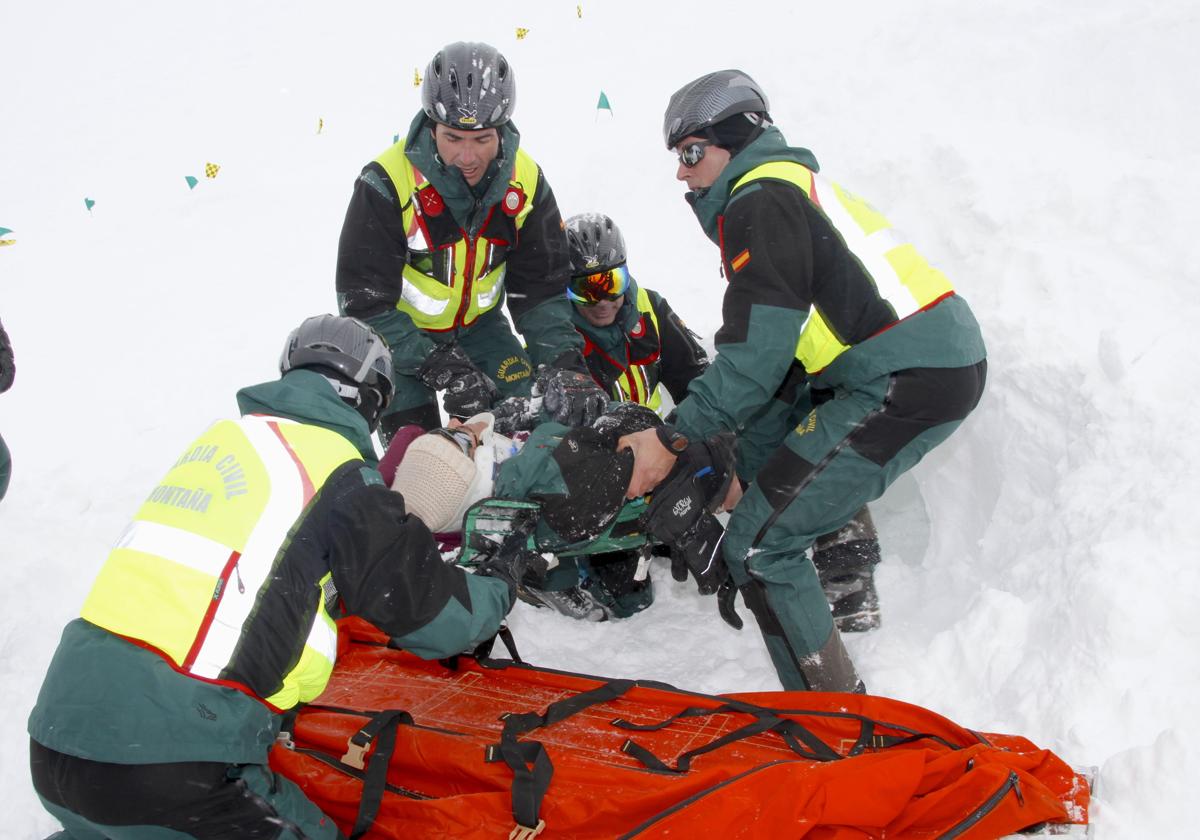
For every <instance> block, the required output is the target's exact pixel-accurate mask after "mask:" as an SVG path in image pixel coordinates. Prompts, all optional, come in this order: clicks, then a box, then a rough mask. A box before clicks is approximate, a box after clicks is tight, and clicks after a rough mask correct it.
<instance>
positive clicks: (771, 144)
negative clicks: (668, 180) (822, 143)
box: [684, 126, 820, 245]
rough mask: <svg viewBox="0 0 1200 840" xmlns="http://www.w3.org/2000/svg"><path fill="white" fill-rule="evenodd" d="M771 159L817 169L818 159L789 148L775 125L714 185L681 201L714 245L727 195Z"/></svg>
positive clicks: (731, 163)
mask: <svg viewBox="0 0 1200 840" xmlns="http://www.w3.org/2000/svg"><path fill="white" fill-rule="evenodd" d="M774 160H790V161H794V162H796V163H799V164H802V165H804V166H806V167H808V168H809V169H811V170H812V171H813V172H817V171H819V170H820V166H819V165H818V164H817V159H816V157H815V156H814V155H813V153H812V152H810V151H809V150H808V149H803V148H800V147H798V146H789V145H788V144H787V140H786V139H785V138H784V136H783V132H781V131H780V130H779V129H778V128H776V127H775V126H771V127H770V128H768V129H767V130H766V131H764V132H763V133H762V135H761V136H759V137H758V138H757V139H756V140H755V141H754V142H753V143H751V144H750V145H749V146H747V147H746V148H744V149H742V150H741V151H740V152H738V153H737V154H736V155H734V156H733V157H732V158H730V160H729V163H728V165H726V167H725V169H724V170H722V171H721V174H720V175H719V176H717V180H716V181H714V182H713V185H712V186H711V187H709V188H708V189H707V190H705V191H704V192H703V194H699V193H696V192H689V193H688V194H687V195H686V196H684V198H685V199H686V200H687V202H688V204H690V205H692V212H694V213H695V214H696V218H697V219H699V221H700V227H702V228H703V229H704V233H705V234H706V235H707V236H708V238H709V239H711V240H712V241H713V242H715V243H717V244H718V245H719V244H720V233H719V231H718V230H717V219H718V218H720V216H721V215H722V214H723V213H724V212H725V207H726V206H727V205H728V204H729V197H730V193H731V192H732V191H733V185H734V184H736V183H737V182H738V179H739V178H741V177H742V176H743V175H745V174H746V173H747V172H749V171H750V170H752V169H754V168H755V167H756V166H758V165H760V164H763V163H768V162H769V161H774Z"/></svg>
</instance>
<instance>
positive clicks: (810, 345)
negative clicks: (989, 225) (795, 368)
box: [731, 161, 954, 374]
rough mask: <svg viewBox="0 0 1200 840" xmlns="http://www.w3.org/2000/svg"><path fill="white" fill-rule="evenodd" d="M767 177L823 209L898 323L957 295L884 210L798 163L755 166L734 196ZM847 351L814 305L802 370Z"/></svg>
mask: <svg viewBox="0 0 1200 840" xmlns="http://www.w3.org/2000/svg"><path fill="white" fill-rule="evenodd" d="M764 178H770V179H774V180H779V181H786V182H787V183H789V184H794V185H795V186H797V187H799V188H800V189H801V190H803V191H804V194H805V195H807V196H808V198H809V199H810V200H811V201H812V202H813V204H815V205H816V206H817V207H818V208H820V210H821V212H822V213H824V214H825V216H826V218H828V219H829V221H830V223H832V225H833V226H834V227H835V228H836V229H837V231H838V233H839V234H840V235H841V237H842V240H843V241H844V242H845V243H846V247H847V248H849V249H850V251H851V252H852V253H853V254H854V256H855V257H856V258H857V259H858V261H859V263H860V264H861V265H862V266H863V268H864V269H865V270H866V271H867V273H868V274H869V275H870V277H871V280H872V281H873V282H874V284H875V290H876V292H877V293H878V294H879V296H880V297H881V298H883V299H885V300H886V301H887V302H888V304H889V305H890V306H891V307H892V309H893V310H894V311H895V313H896V320H897V321H901V320H903V319H905V318H907V317H908V316H910V315H913V314H915V313H917V312H919V311H921V310H922V309H926V308H928V307H930V306H932V305H934V304H935V303H937V302H938V301H940V300H941V299H942V298H944V297H946V296H947V295H950V294H953V293H954V287H953V286H952V285H951V284H950V281H949V280H948V279H946V276H945V275H944V274H942V273H941V272H940V271H938V270H937V269H936V268H934V267H933V266H931V265H930V264H929V263H928V262H926V261H925V258H924V257H922V256H921V255H920V254H919V253H917V250H916V248H915V247H914V246H913V245H912V244H911V243H909V242H906V241H904V239H903V237H902V236H901V235H900V234H899V233H898V232H897V231H896V229H895V228H893V227H892V226H891V223H890V222H888V220H887V219H886V218H885V217H884V216H883V214H882V213H880V212H879V211H878V210H876V209H875V208H874V207H872V206H871V205H870V204H868V203H867V202H866V201H864V200H863V199H861V198H859V197H858V196H856V195H854V194H852V193H850V192H848V191H846V190H844V189H842V187H840V186H838V185H837V184H835V183H834V182H832V181H830V180H828V179H827V178H824V177H822V176H821V175H819V174H816V173H814V172H813V171H812V170H810V169H808V168H807V167H805V166H803V165H801V164H799V163H794V162H792V161H772V162H770V163H764V164H762V165H760V166H757V167H755V168H754V169H752V170H750V171H749V172H747V173H746V174H745V175H744V176H742V178H741V179H739V180H738V182H737V183H736V184H734V187H733V190H732V193H731V195H732V194H736V193H737V191H738V190H739V189H740V188H742V187H743V186H745V185H746V184H748V183H751V182H752V181H757V180H760V179H764ZM848 349H850V348H849V346H848V345H845V344H842V342H841V341H839V340H838V338H837V336H836V335H835V334H834V333H833V330H831V329H830V328H829V325H828V324H827V323H826V321H825V319H824V317H823V316H822V315H821V313H820V312H819V311H818V310H817V308H816V306H815V305H814V306H812V307H810V308H809V311H808V316H807V318H806V319H805V322H804V328H803V330H802V331H801V333H800V340H799V342H797V344H796V358H797V359H799V360H800V363H801V364H803V365H804V369H805V370H806V371H808V372H809V373H811V374H815V373H818V372H820V371H821V370H822V369H824V368H826V367H828V366H829V364H830V363H831V362H832V361H833V360H834V359H836V358H837V357H838V356H840V355H841V354H842V353H844V352H845V351H846V350H848Z"/></svg>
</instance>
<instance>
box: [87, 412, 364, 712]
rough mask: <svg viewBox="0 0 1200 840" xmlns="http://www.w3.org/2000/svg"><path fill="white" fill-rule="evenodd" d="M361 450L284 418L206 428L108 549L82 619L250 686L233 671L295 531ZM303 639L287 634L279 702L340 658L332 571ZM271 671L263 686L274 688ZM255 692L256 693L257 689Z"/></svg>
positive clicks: (291, 698) (206, 673) (205, 675)
mask: <svg viewBox="0 0 1200 840" xmlns="http://www.w3.org/2000/svg"><path fill="white" fill-rule="evenodd" d="M361 459H362V456H361V455H360V454H359V452H358V450H357V449H356V448H355V447H354V446H353V444H351V443H350V442H349V441H348V440H346V439H345V438H344V437H342V436H341V435H339V434H337V433H336V432H333V431H329V430H327V429H323V428H321V427H318V426H312V425H308V424H302V423H297V422H294V421H292V420H286V419H283V418H280V417H268V416H247V417H243V418H241V419H240V420H222V421H219V422H217V423H215V424H213V425H212V426H210V427H209V428H208V430H207V431H205V432H204V434H202V435H201V436H200V437H199V438H198V439H197V440H196V441H194V442H193V443H192V444H191V446H189V447H188V449H187V450H186V451H185V452H184V453H183V454H182V455H181V456H180V458H179V459H178V460H177V461H176V462H175V465H174V466H173V467H172V468H171V470H170V471H169V472H168V473H167V475H166V477H165V478H163V480H162V482H161V483H160V484H159V485H158V486H157V487H156V488H155V489H154V490H153V491H152V492H151V493H150V496H149V498H147V499H146V501H145V503H143V505H142V507H141V508H140V509H139V510H138V512H137V514H136V515H135V516H134V518H133V521H132V522H130V524H129V526H128V527H127V528H126V529H125V531H124V533H123V534H122V535H121V537H120V538H119V539H118V540H117V543H116V545H115V547H114V548H113V549H112V551H111V552H110V553H109V555H108V559H107V560H106V561H105V563H104V566H103V568H102V569H101V571H100V574H99V576H98V577H97V579H96V581H95V583H94V584H93V586H92V590H91V593H90V594H89V595H88V597H87V600H86V601H85V603H84V605H83V610H82V613H81V615H82V617H83V618H84V619H86V620H87V621H89V622H91V623H92V624H95V625H97V626H99V627H102V628H104V629H105V630H108V631H109V632H111V633H115V634H117V635H118V636H121V637H123V638H126V639H128V640H130V641H132V642H134V643H136V644H139V645H141V646H143V647H147V648H149V649H151V650H154V651H155V652H157V653H159V654H160V655H161V656H163V657H164V658H165V659H167V660H168V661H169V662H170V664H171V665H172V666H173V667H174V668H175V669H176V670H178V671H180V672H182V673H184V674H187V675H189V676H192V677H196V678H199V679H203V680H207V681H211V682H217V683H222V684H230V685H232V686H233V687H235V688H238V689H240V690H243V691H246V692H247V693H250V694H252V695H253V692H252V691H251V690H250V689H249V688H248V687H247V686H244V685H242V684H239V683H236V682H233V681H230V680H228V679H227V678H226V676H225V675H224V672H225V670H226V668H227V666H228V665H229V664H230V662H231V660H232V659H233V657H234V654H235V652H236V651H237V649H238V648H239V645H240V644H241V643H242V639H241V637H242V634H243V629H244V626H245V625H246V623H247V621H248V620H249V619H250V617H251V615H252V611H253V610H254V609H255V607H256V605H257V604H258V602H259V598H260V596H261V595H262V593H264V592H265V591H266V590H267V588H268V587H270V586H271V585H272V582H273V579H274V578H273V575H274V573H275V572H276V571H277V569H275V563H276V559H277V557H278V556H279V555H280V551H281V549H282V548H283V547H285V546H286V544H287V541H288V538H289V532H290V531H291V529H292V528H293V526H294V525H295V524H296V522H297V520H298V519H299V518H300V516H301V514H302V513H303V512H304V510H305V508H306V507H307V505H308V503H309V502H310V501H311V499H312V498H313V496H314V495H315V494H316V492H317V491H318V490H319V489H320V488H321V486H322V485H323V484H324V483H325V480H326V479H327V478H328V477H329V475H330V474H331V473H332V472H333V471H334V470H335V469H336V468H337V467H339V466H340V465H342V464H344V463H346V462H347V461H350V460H361ZM311 585H312V586H314V587H317V588H319V590H320V593H319V597H316V598H314V599H312V600H313V601H314V602H315V603H316V607H315V609H313V610H312V615H311V616H304V617H303V621H302V625H303V626H304V627H305V628H306V630H305V632H304V633H302V634H301V635H302V636H303V637H302V638H294V639H283V640H279V641H276V642H275V643H276V644H277V645H287V646H290V647H291V653H292V656H291V657H290V659H291V660H292V661H294V662H295V664H294V666H292V667H291V669H290V670H289V671H288V672H287V673H286V674H278V675H277V676H278V680H279V682H278V684H279V685H280V688H279V689H278V690H277V691H275V692H274V693H273V694H271V695H270V696H268V697H259V698H258V699H260V700H263V701H265V702H266V703H267V704H268V705H270V706H272V707H274V708H275V709H287V708H290V707H292V706H294V705H296V704H297V703H303V702H307V701H309V700H312V699H313V698H314V697H316V696H317V695H318V694H320V693H321V691H322V690H323V689H324V687H325V684H326V682H327V681H328V679H329V674H330V672H331V671H332V669H333V663H334V660H335V658H336V655H337V628H336V626H335V624H334V622H333V619H332V618H331V617H330V608H331V607H332V605H333V603H334V602H335V599H336V594H337V593H336V591H335V590H334V587H333V583H332V579H331V575H330V574H329V572H328V571H326V572H325V574H324V576H323V577H322V578H321V579H320V580H313V581H312V582H311ZM275 677H276V675H274V674H271V675H269V678H268V679H267V680H265V681H264V684H272V683H273V682H274V679H275ZM255 696H257V695H255Z"/></svg>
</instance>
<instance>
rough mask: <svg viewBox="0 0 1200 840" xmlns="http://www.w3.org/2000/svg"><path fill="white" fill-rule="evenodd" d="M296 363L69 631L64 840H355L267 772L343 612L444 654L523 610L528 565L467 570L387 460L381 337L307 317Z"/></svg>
mask: <svg viewBox="0 0 1200 840" xmlns="http://www.w3.org/2000/svg"><path fill="white" fill-rule="evenodd" d="M280 371H281V373H282V378H281V379H279V380H278V381H275V382H268V383H264V384H261V385H255V386H253V387H249V388H243V389H242V390H241V391H239V392H238V396H237V398H238V406H239V408H240V409H241V414H242V416H241V418H240V419H236V420H221V421H218V422H216V423H214V424H213V425H211V426H210V427H209V428H208V429H207V430H206V431H205V432H204V433H203V434H202V435H201V436H200V437H199V438H197V439H196V440H194V441H193V442H192V443H190V444H189V445H188V446H187V447H186V448H185V449H184V450H183V451H182V452H181V454H180V456H179V458H178V459H177V460H176V461H175V463H174V465H173V466H172V467H171V468H170V470H169V471H168V472H167V475H166V476H165V478H164V479H163V480H162V482H161V483H160V484H159V485H158V486H157V487H155V488H154V489H153V490H152V491H151V492H150V494H149V496H148V497H147V499H146V502H145V503H144V504H143V505H142V507H141V508H140V509H139V510H138V512H137V514H136V515H135V516H134V518H133V520H132V521H131V522H130V524H129V526H128V527H127V528H126V529H125V531H124V533H122V534H121V536H120V537H119V538H118V540H117V541H116V544H115V546H114V548H113V549H112V551H111V553H110V554H109V556H108V560H107V561H106V562H105V564H104V566H103V567H102V568H101V570H100V573H99V575H98V576H97V578H96V580H95V582H94V583H93V585H92V590H91V592H90V594H89V595H88V597H87V600H86V601H85V602H84V605H83V608H82V610H81V613H80V615H81V617H80V618H78V619H76V620H74V621H72V622H71V623H69V624H68V625H67V627H66V629H65V630H64V631H63V636H62V640H61V641H60V643H59V646H58V649H57V651H56V652H55V654H54V658H53V660H52V662H51V664H50V667H49V670H48V672H47V674H46V679H45V681H44V683H43V685H42V688H41V691H40V693H39V695H38V700H37V704H36V705H35V707H34V709H33V712H32V714H31V715H30V718H29V734H30V736H31V742H30V765H31V770H32V775H33V785H34V789H35V790H36V791H37V793H38V796H39V797H40V798H41V800H42V803H43V804H44V806H45V807H46V809H47V810H48V811H49V812H50V813H51V814H52V815H53V816H55V817H56V818H57V819H58V820H60V821H61V822H62V824H63V826H64V829H65V834H64V835H63V836H65V837H76V838H80V840H91V838H98V837H103V838H110V840H140V839H141V838H145V837H150V836H154V837H157V836H164V834H165V833H170V836H172V837H175V836H178V837H272V838H275V837H282V838H295V840H299V838H333V837H338V836H339V834H338V831H337V828H336V826H335V825H334V823H333V822H332V821H331V820H330V819H328V818H327V817H326V816H325V815H324V814H322V813H321V811H320V810H319V809H318V808H316V806H314V805H313V804H312V803H311V802H309V801H308V800H307V799H306V798H305V797H304V795H303V793H301V791H300V790H299V788H297V787H296V786H295V785H293V784H292V783H291V782H289V781H287V780H285V779H282V778H280V777H278V776H276V775H275V774H274V773H272V772H271V770H270V768H269V767H268V765H267V753H268V750H270V748H271V746H272V744H274V742H275V740H276V735H277V734H278V733H279V730H280V723H281V720H282V716H283V714H284V713H285V712H286V711H287V710H288V709H291V708H293V707H295V706H296V705H297V704H299V703H306V702H308V701H310V700H312V699H313V698H315V697H316V696H317V695H319V694H320V693H321V691H322V690H323V689H324V687H325V684H326V682H327V681H328V679H329V675H330V673H331V671H332V669H333V665H334V662H335V661H336V659H337V628H336V626H335V623H334V619H335V618H336V617H338V616H339V615H340V614H342V613H343V612H345V613H352V614H356V615H360V616H362V617H363V618H365V619H367V620H368V621H371V622H372V623H373V624H375V625H376V626H378V627H379V628H380V629H382V630H384V631H385V632H386V633H388V634H389V635H390V636H391V637H392V640H393V642H394V643H395V644H396V645H398V646H402V647H405V648H407V649H408V650H410V651H412V652H413V653H415V654H417V655H419V656H423V657H426V658H441V657H445V656H449V655H452V654H455V653H458V652H460V651H463V650H469V649H472V648H473V647H474V646H476V645H477V644H479V643H480V642H482V641H483V640H486V639H488V638H489V637H491V636H492V635H494V634H495V632H496V630H497V628H498V627H499V625H500V622H501V620H502V619H503V618H504V616H505V614H506V613H507V612H508V610H509V609H510V608H511V606H512V603H513V600H514V598H515V593H516V581H517V580H519V579H520V578H521V576H522V574H523V573H524V572H525V571H526V570H527V568H528V562H531V560H530V558H528V557H524V556H512V557H506V558H503V559H501V558H499V557H494V558H487V559H486V560H485V562H484V563H483V565H481V566H480V571H482V572H483V576H480V575H478V574H475V575H472V574H466V573H464V571H463V570H462V569H460V568H457V567H455V566H451V565H447V564H446V563H444V562H442V559H441V556H440V555H439V553H438V550H437V547H436V544H435V543H434V541H433V538H432V536H431V535H430V533H429V531H428V529H427V528H426V527H425V525H424V524H423V523H422V522H421V521H420V520H419V519H417V518H416V517H413V516H410V515H408V513H407V511H406V510H405V504H404V499H403V497H402V496H401V495H400V494H398V493H395V492H392V491H391V490H389V489H388V488H387V487H386V486H385V485H384V483H383V479H382V478H381V477H380V475H379V473H378V471H377V470H376V462H375V455H374V449H373V446H372V444H371V439H370V434H371V431H372V430H373V429H374V428H375V426H376V425H377V423H378V420H379V416H380V414H381V413H382V412H383V411H384V409H385V408H386V406H387V403H388V400H389V399H390V397H391V393H392V385H391V375H392V360H391V357H390V354H389V352H388V349H387V346H386V344H384V342H383V340H382V339H381V338H380V337H379V336H378V334H376V333H375V332H374V331H372V330H371V329H370V328H369V327H368V326H367V325H365V324H363V323H362V322H360V321H357V320H355V319H353V318H347V317H339V316H333V315H321V316H315V317H313V318H309V319H307V320H306V321H305V322H304V323H303V324H301V326H300V327H299V328H297V329H296V330H295V331H294V332H293V333H292V334H291V336H290V337H289V339H288V342H287V344H286V345H285V347H284V352H283V356H282V358H281V360H280ZM164 830H169V832H164Z"/></svg>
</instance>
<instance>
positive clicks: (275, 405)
mask: <svg viewBox="0 0 1200 840" xmlns="http://www.w3.org/2000/svg"><path fill="white" fill-rule="evenodd" d="M237 403H238V410H239V411H241V413H242V416H243V417H244V416H245V415H247V414H271V415H274V416H276V417H286V418H287V419H288V420H295V421H296V422H298V423H308V424H310V425H313V426H320V427H321V428H323V429H328V430H329V431H331V432H337V433H338V434H339V435H341V436H342V437H344V438H345V439H346V440H348V441H350V442H351V443H352V444H354V447H355V448H356V449H357V450H358V451H359V453H360V454H361V455H362V456H363V458H364V459H366V461H367V463H369V464H371V465H372V466H374V465H375V464H376V463H378V458H377V457H376V455H375V447H374V446H373V445H372V443H371V430H370V429H368V428H367V421H366V420H364V419H363V418H362V415H361V414H359V413H358V412H357V411H355V410H354V409H353V408H351V407H350V406H348V405H346V403H344V402H342V398H341V397H339V396H338V395H337V393H336V392H335V391H334V390H333V387H332V386H331V385H330V384H329V380H327V379H326V378H325V377H324V376H321V374H319V373H316V372H314V371H311V370H304V369H298V370H290V371H288V372H287V373H286V374H284V376H283V378H282V379H277V380H275V381H274V382H263V383H262V384H260V385H250V386H248V387H246V388H243V389H242V390H240V391H238V392H237Z"/></svg>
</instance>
